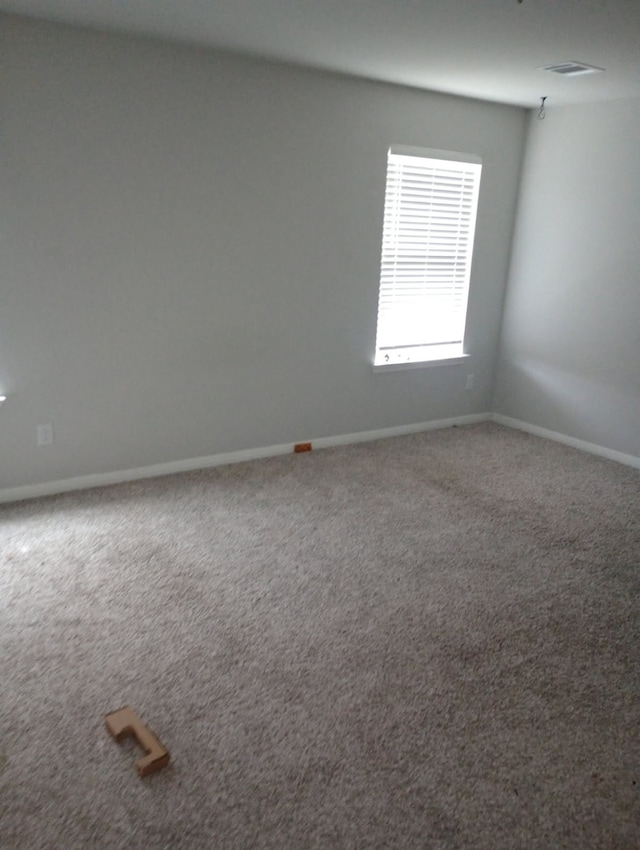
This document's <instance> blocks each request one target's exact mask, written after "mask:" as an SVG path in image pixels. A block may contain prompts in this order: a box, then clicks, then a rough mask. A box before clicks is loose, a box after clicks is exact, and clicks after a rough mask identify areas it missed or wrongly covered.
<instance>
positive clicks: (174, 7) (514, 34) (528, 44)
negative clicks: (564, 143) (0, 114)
mask: <svg viewBox="0 0 640 850" xmlns="http://www.w3.org/2000/svg"><path fill="white" fill-rule="evenodd" d="M2 10H4V11H7V12H15V13H19V14H26V15H33V16H35V17H39V18H47V19H50V20H55V21H63V22H67V23H71V24H76V25H81V26H88V27H96V28H99V29H104V30H115V31H120V32H129V33H138V34H147V35H153V36H159V37H162V38H168V39H174V40H177V41H181V42H190V43H194V44H200V45H213V46H215V47H219V48H223V49H226V50H233V51H241V52H245V53H249V54H253V55H256V56H261V57H266V58H270V59H275V60H282V61H286V62H294V63H297V64H302V65H306V66H310V67H314V68H322V69H327V70H332V71H339V72H343V73H347V74H353V75H356V76H359V77H366V78H369V79H374V80H384V81H387V82H392V83H401V84H406V85H410V86H417V87H419V88H425V89H432V90H435V91H442V92H449V93H453V94H458V95H465V96H469V97H474V98H482V99H485V100H491V101H497V102H501V103H509V104H515V105H519V106H525V107H535V106H537V105H539V103H540V98H541V97H542V96H546V97H547V98H548V99H547V108H548V109H551V108H552V107H553V106H554V105H556V106H559V105H567V104H573V103H585V102H591V101H599V100H612V99H618V98H624V97H640V0H0V11H2ZM568 61H574V62H576V61H577V62H581V63H586V64H589V65H595V66H598V67H600V68H604V69H606V70H605V72H604V73H598V74H585V75H580V76H575V77H562V76H556V75H554V74H550V73H549V72H547V71H543V70H540V67H541V66H544V65H550V64H558V63H561V62H568Z"/></svg>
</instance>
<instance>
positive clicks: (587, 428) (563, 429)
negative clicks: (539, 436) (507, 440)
mask: <svg viewBox="0 0 640 850" xmlns="http://www.w3.org/2000/svg"><path fill="white" fill-rule="evenodd" d="M508 368H509V375H508V379H507V380H503V381H502V390H501V392H500V393H499V395H498V397H497V405H496V410H497V411H498V412H501V413H506V414H507V415H509V416H514V417H515V418H518V419H521V420H524V421H526V422H529V423H530V424H532V425H538V426H541V427H545V428H548V429H550V430H553V431H558V432H559V433H562V434H568V435H571V436H575V437H578V438H580V439H585V440H588V441H591V442H595V443H601V444H602V445H606V446H611V447H612V448H615V447H616V446H615V445H613V446H612V445H611V444H612V435H613V436H615V438H616V439H617V440H618V441H619V443H620V445H624V440H625V434H626V432H625V431H624V428H623V427H622V426H621V427H619V428H618V426H617V425H616V420H620V422H622V423H624V422H628V421H629V417H635V421H640V395H639V394H638V393H637V392H635V393H634V392H633V389H632V388H629V392H624V391H622V390H621V389H620V388H619V387H614V386H612V385H608V384H606V383H604V382H603V380H602V377H598V378H588V377H585V376H584V375H582V374H578V373H576V372H572V371H570V370H567V369H558V368H557V367H555V366H551V365H550V364H548V363H545V362H544V361H542V360H540V359H538V358H518V360H517V361H512V362H511V363H510V364H509V367H508ZM513 387H516V388H517V390H516V391H515V392H512V390H511V388H513ZM618 432H619V433H618ZM614 442H615V440H614Z"/></svg>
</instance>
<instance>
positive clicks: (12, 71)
mask: <svg viewBox="0 0 640 850" xmlns="http://www.w3.org/2000/svg"><path fill="white" fill-rule="evenodd" d="M0 24H1V26H2V32H3V44H2V51H3V67H2V75H1V76H0V108H1V114H2V122H3V124H2V138H1V144H2V158H3V174H4V176H3V185H2V192H1V196H0V215H1V218H0V221H1V231H0V232H1V240H2V250H1V251H0V287H1V290H0V301H1V303H0V393H2V392H4V393H6V394H7V395H8V396H9V398H8V401H7V402H6V403H5V405H4V406H3V408H2V410H0V489H2V488H10V487H16V486H21V485H27V484H34V483H39V482H46V481H54V480H57V479H62V478H67V477H73V476H78V475H84V474H92V473H101V472H109V471H113V470H122V469H127V468H131V467H139V466H144V465H149V464H157V463H164V462H169V461H177V460H180V459H186V458H191V457H200V456H205V455H210V454H216V453H220V452H230V451H236V450H242V449H248V448H256V447H264V446H270V445H273V444H279V443H287V442H289V441H295V440H303V439H312V438H317V437H323V436H334V435H340V434H346V433H350V432H355V431H366V430H371V429H378V428H384V427H393V426H397V425H402V424H409V423H414V422H421V421H427V420H434V419H440V418H444V417H452V416H458V415H463V414H470V413H476V412H483V411H486V410H489V409H490V402H491V397H492V389H493V383H494V368H495V363H496V358H497V347H498V336H499V326H500V319H501V313H502V303H503V295H504V287H505V281H506V274H507V268H508V259H509V246H510V239H511V231H512V222H513V218H514V211H515V203H516V195H517V183H518V178H519V168H520V162H521V155H522V149H523V144H524V137H525V131H526V113H525V112H524V111H523V110H519V109H516V108H513V107H506V106H499V105H491V104H485V103H482V102H476V101H470V100H464V99H459V98H453V97H447V96H442V95H436V94H429V93H423V92H418V91H414V90H410V89H403V88H400V87H393V86H385V85H381V84H375V83H368V82H364V81H359V80H353V79H348V78H344V77H339V76H331V75H324V74H319V73H313V72H310V71H304V70H297V69H294V68H290V67H286V66H279V65H275V64H267V63H261V62H253V61H249V60H245V59H241V58H237V57H233V56H228V55H225V54H220V53H215V52H207V51H203V50H198V49H192V48H187V47H179V46H175V45H169V44H164V43H161V42H154V41H152V40H142V39H127V38H124V37H118V36H113V35H107V34H97V33H91V32H88V31H82V30H74V29H72V28H66V27H62V26H60V27H59V26H56V25H49V24H45V23H38V22H31V21H28V20H27V19H21V18H18V17H3V18H1V19H0ZM549 123H550V125H551V122H549ZM393 143H398V144H409V145H424V146H429V147H435V148H444V149H448V150H460V151H464V152H471V153H477V154H480V155H481V156H482V158H483V160H484V163H485V166H484V173H483V178H482V188H481V198H480V210H479V224H478V233H477V238H476V251H475V263H474V276H473V283H472V290H471V296H470V309H469V321H468V333H467V347H468V351H469V352H470V354H471V358H470V361H469V363H468V364H465V365H463V366H439V367H432V368H427V369H419V370H412V371H402V372H392V373H384V374H380V373H374V372H373V371H372V368H371V361H372V357H373V348H374V343H375V322H376V309H377V288H378V264H379V257H380V238H381V227H382V209H383V199H384V178H385V167H386V152H387V149H388V147H389V145H390V144H393ZM467 372H473V373H474V374H475V376H476V388H475V389H474V391H473V392H467V391H465V375H466V373H467ZM48 422H52V423H53V426H54V431H55V442H54V445H53V446H50V447H48V448H44V449H37V448H36V444H35V428H36V425H37V424H39V423H48Z"/></svg>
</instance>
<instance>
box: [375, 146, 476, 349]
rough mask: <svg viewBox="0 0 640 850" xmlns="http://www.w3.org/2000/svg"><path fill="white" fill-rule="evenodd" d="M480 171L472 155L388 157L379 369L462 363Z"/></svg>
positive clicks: (398, 151)
mask: <svg viewBox="0 0 640 850" xmlns="http://www.w3.org/2000/svg"><path fill="white" fill-rule="evenodd" d="M481 169H482V165H481V164H480V159H479V157H475V156H472V155H468V154H458V153H447V152H445V151H433V150H424V149H418V148H404V147H395V146H394V147H392V148H391V149H390V150H389V156H388V160H387V188H386V194H385V204H384V227H383V234H382V259H381V263H380V295H379V302H378V331H377V337H376V353H375V360H374V364H375V365H376V366H385V365H388V366H392V365H399V364H411V363H421V362H427V361H434V360H445V359H449V358H454V357H461V356H462V355H463V341H464V327H465V321H466V314H467V297H468V293H469V278H470V273H471V255H472V253H473V237H474V232H475V223H476V210H477V206H478V190H479V188H480V171H481Z"/></svg>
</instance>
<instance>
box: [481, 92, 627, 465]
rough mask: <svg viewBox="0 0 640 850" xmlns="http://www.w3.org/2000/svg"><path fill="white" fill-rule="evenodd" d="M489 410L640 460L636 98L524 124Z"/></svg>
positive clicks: (570, 110)
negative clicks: (508, 270) (524, 139)
mask: <svg viewBox="0 0 640 850" xmlns="http://www.w3.org/2000/svg"><path fill="white" fill-rule="evenodd" d="M495 410H496V411H497V412H499V413H502V414H504V415H506V416H511V417H514V418H516V419H521V420H524V421H525V422H528V423H531V424H534V425H537V426H540V427H543V428H547V429H550V430H552V431H556V432H560V433H561V434H565V435H569V436H571V437H575V438H577V439H580V440H586V441H588V442H591V443H595V444H597V445H600V446H604V447H606V448H609V449H613V450H615V451H619V452H624V453H626V454H630V455H633V456H634V457H640V100H637V99H634V100H621V101H615V102H610V103H603V104H596V105H590V106H575V107H567V108H563V109H558V110H553V109H548V110H547V118H546V119H545V120H544V121H537V120H536V119H535V117H534V118H532V120H531V125H530V131H529V136H528V142H527V154H526V157H525V162H524V166H523V181H522V189H521V196H520V204H519V210H518V217H517V228H516V233H515V238H514V249H513V260H512V267H511V273H510V278H509V288H508V295H507V299H506V306H505V315H504V325H503V332H502V347H501V355H500V366H499V370H498V376H497V382H496V394H495Z"/></svg>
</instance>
